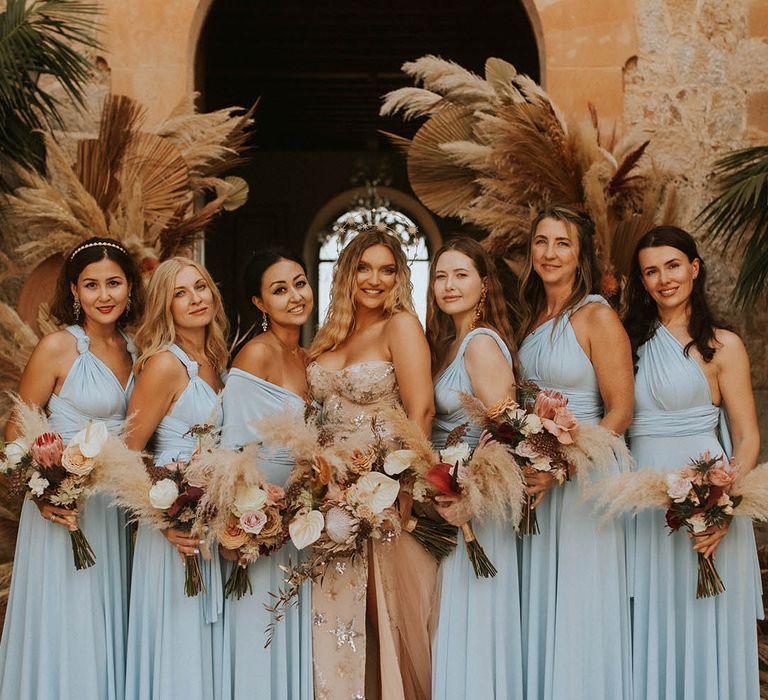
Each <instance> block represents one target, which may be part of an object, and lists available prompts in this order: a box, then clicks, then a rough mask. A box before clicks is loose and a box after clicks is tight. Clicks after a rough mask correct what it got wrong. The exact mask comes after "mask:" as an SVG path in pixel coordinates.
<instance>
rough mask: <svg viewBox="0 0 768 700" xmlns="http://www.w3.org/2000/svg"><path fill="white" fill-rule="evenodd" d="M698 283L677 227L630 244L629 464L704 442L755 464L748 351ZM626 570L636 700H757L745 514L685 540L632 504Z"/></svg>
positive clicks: (700, 268)
mask: <svg viewBox="0 0 768 700" xmlns="http://www.w3.org/2000/svg"><path fill="white" fill-rule="evenodd" d="M705 281H706V268H705V266H704V262H703V260H702V259H701V257H700V256H699V253H698V250H697V249H696V243H695V241H694V239H693V237H692V236H691V235H690V234H688V233H687V232H686V231H683V230H682V229H679V228H676V227H674V226H659V227H656V228H654V229H652V230H651V231H649V232H648V233H647V234H646V235H645V236H643V237H642V238H641V239H640V241H639V242H638V244H637V248H636V249H635V253H634V256H633V258H632V267H631V272H630V277H629V283H628V287H627V314H626V319H625V326H626V328H627V331H628V332H629V337H630V340H631V341H632V349H633V351H634V353H635V355H636V358H637V375H636V378H635V417H634V421H633V423H632V426H631V427H630V430H629V436H630V446H631V449H632V455H633V457H634V458H635V461H636V463H637V465H638V467H652V468H654V469H657V470H659V471H662V472H666V471H669V470H674V469H679V468H681V467H683V466H685V465H686V464H687V463H688V462H689V461H690V460H691V458H695V457H698V456H699V455H701V454H702V453H703V452H706V451H709V453H710V454H711V455H712V456H713V457H715V456H718V455H721V454H725V455H726V457H728V458H730V459H732V462H733V464H734V465H735V466H736V467H738V471H739V473H742V474H743V473H744V472H746V471H748V470H750V469H752V468H753V467H754V466H755V463H756V461H757V456H758V451H759V443H760V436H759V432H758V427H757V416H756V412H755V404H754V399H753V394H752V386H751V381H750V371H749V358H748V357H747V353H746V351H745V349H744V345H743V343H742V342H741V339H740V338H739V336H738V335H736V334H735V333H732V332H731V331H729V330H726V329H725V328H724V327H723V326H722V325H721V324H719V323H718V322H717V321H716V320H715V318H714V316H713V314H712V312H711V311H710V309H709V305H708V304H707V300H706V296H705V293H704V286H705ZM726 414H727V419H728V420H726ZM731 436H732V440H731ZM736 514H737V516H738V509H737V510H736ZM715 553H717V570H718V573H719V574H720V577H721V578H722V580H723V582H724V584H725V592H723V593H720V594H719V595H717V596H715V597H711V598H703V599H696V597H695V595H694V591H695V589H696V580H697V572H698V557H697V554H703V555H704V556H705V557H712V558H714V557H715ZM634 570H635V572H636V575H635V576H634V596H635V598H634V631H633V657H634V658H633V665H634V692H635V697H636V698H651V697H652V698H665V699H666V700H694V698H695V700H700V699H702V698H703V699H704V700H727V699H732V698H744V699H745V700H747V699H748V698H752V699H755V700H756V699H757V698H758V697H759V695H760V687H759V678H758V661H757V639H756V627H755V619H756V618H759V619H762V617H763V606H762V601H761V586H760V570H759V565H758V562H757V554H756V550H755V539H754V534H753V531H752V524H751V523H750V521H749V520H746V519H744V518H739V517H734V518H733V520H732V521H731V523H730V526H726V527H717V528H715V527H713V528H708V529H707V530H705V531H703V532H702V533H700V534H698V535H697V536H696V537H695V538H694V539H693V544H692V543H691V539H690V538H689V537H688V536H687V533H685V532H683V531H679V532H673V533H670V532H669V531H668V529H667V528H666V526H665V523H664V518H663V515H662V514H661V513H660V512H658V511H655V512H653V511H646V512H641V513H639V514H638V515H637V526H636V542H635V554H634Z"/></svg>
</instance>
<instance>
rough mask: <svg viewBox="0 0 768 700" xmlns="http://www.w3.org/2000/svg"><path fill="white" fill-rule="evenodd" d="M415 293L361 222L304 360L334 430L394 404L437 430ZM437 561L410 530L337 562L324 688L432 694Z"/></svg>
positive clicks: (347, 693) (328, 582)
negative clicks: (307, 358) (432, 617)
mask: <svg viewBox="0 0 768 700" xmlns="http://www.w3.org/2000/svg"><path fill="white" fill-rule="evenodd" d="M411 291H412V287H411V282H410V271H409V269H408V264H407V260H406V257H405V254H404V252H403V249H402V246H401V245H400V241H399V240H398V238H397V237H396V236H395V235H394V234H392V233H390V232H388V231H380V230H378V229H370V230H366V231H362V232H360V233H358V234H357V235H356V236H355V237H354V238H353V239H352V241H351V242H350V243H349V244H348V245H347V247H346V248H345V249H344V250H343V251H342V252H341V255H340V256H339V259H338V261H337V263H336V268H335V271H334V276H333V284H332V286H331V303H330V306H329V309H328V315H327V317H326V320H325V323H324V325H323V327H322V328H321V329H320V331H319V332H318V334H317V336H316V337H315V342H314V343H313V344H312V347H311V349H310V357H311V359H312V360H313V362H312V363H311V364H310V365H309V367H308V368H307V378H308V381H309V387H310V391H311V393H312V395H313V396H314V398H315V399H316V400H317V401H318V402H320V403H321V404H322V408H323V421H324V423H325V425H326V426H327V428H328V430H329V432H330V433H331V435H332V436H333V437H334V438H335V439H338V440H343V439H344V438H345V437H347V436H349V435H350V434H352V433H355V432H359V431H361V430H367V429H369V427H368V426H370V425H371V419H372V418H374V417H376V416H377V415H379V413H380V412H381V411H382V410H384V409H389V408H391V407H393V406H397V405H402V406H403V407H404V409H405V411H406V413H407V414H408V417H409V418H410V419H411V420H413V421H414V422H415V423H416V424H417V425H419V426H420V427H421V429H422V430H423V431H424V433H425V434H429V431H430V427H431V422H432V415H433V413H434V408H433V402H432V381H431V378H430V364H429V347H428V346H427V341H426V338H425V337H424V332H423V331H422V329H421V325H420V324H419V320H418V318H417V317H416V314H415V313H414V310H413V302H412V300H411ZM383 427H384V430H385V432H386V424H385V423H384V424H383ZM403 509H404V511H405V510H406V507H405V506H404V507H403ZM401 516H402V517H403V518H405V519H407V518H408V517H409V514H408V513H406V512H403V513H401ZM436 568H437V567H436V564H435V562H434V560H433V559H432V558H431V557H430V556H429V555H428V554H427V553H426V551H425V550H424V549H422V547H421V545H419V544H418V543H417V542H416V540H415V539H414V538H413V537H412V536H411V535H410V534H408V533H405V532H404V533H403V534H402V535H401V536H400V537H399V538H397V539H396V540H394V541H393V542H378V541H377V542H372V543H371V545H370V546H369V550H368V556H367V557H364V558H361V559H358V560H354V561H347V562H339V563H337V564H336V566H335V567H334V568H333V569H332V570H329V571H327V572H326V574H325V576H324V578H323V580H322V582H319V583H316V584H315V585H314V587H313V594H312V602H313V608H314V620H315V624H314V625H313V635H314V646H313V653H314V666H315V692H316V694H317V695H318V696H321V697H329V698H342V697H344V698H347V697H363V696H367V697H381V698H382V699H383V700H393V699H397V700H400V699H404V698H405V699H408V700H411V699H416V700H421V699H422V698H423V699H426V698H430V697H431V690H430V685H431V677H430V674H431V660H430V659H431V655H430V642H431V620H430V619H429V618H430V614H431V612H432V609H433V597H434V582H435V577H436ZM366 589H367V596H366V595H365V591H366ZM361 591H362V595H361ZM367 626H368V627H369V628H370V630H371V632H370V633H369V634H366V627H367ZM347 627H349V634H348V635H347V636H346V637H345V638H346V639H350V638H351V640H352V641H353V643H352V644H349V643H342V638H341V637H338V634H341V631H342V628H343V629H344V630H345V629H347ZM332 634H335V635H337V637H336V638H334V637H332V636H331V635H332ZM345 634H346V633H345ZM349 635H351V637H350V636H349ZM337 640H338V641H337ZM366 670H367V673H366Z"/></svg>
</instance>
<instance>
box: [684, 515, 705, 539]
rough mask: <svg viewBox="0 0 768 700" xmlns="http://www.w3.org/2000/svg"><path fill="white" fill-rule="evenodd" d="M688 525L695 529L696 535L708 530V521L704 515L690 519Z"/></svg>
mask: <svg viewBox="0 0 768 700" xmlns="http://www.w3.org/2000/svg"><path fill="white" fill-rule="evenodd" d="M688 524H689V525H690V526H691V527H692V528H693V532H694V534H698V533H699V532H704V530H706V529H707V521H706V520H705V519H704V515H703V513H699V514H698V515H694V516H693V517H691V518H688Z"/></svg>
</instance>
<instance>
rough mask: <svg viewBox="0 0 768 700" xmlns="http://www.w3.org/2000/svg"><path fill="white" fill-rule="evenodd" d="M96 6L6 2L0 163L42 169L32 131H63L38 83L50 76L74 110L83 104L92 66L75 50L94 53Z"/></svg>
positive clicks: (54, 103) (1, 30)
mask: <svg viewBox="0 0 768 700" xmlns="http://www.w3.org/2000/svg"><path fill="white" fill-rule="evenodd" d="M100 12H101V10H100V8H99V6H98V5H97V4H95V3H90V2H81V1H80V0H37V1H35V2H31V3H29V2H27V0H8V2H7V4H6V8H5V11H4V12H2V13H0V142H2V148H0V153H1V154H2V156H0V157H2V161H3V164H4V165H6V166H7V165H8V159H10V160H12V161H15V162H18V163H23V164H25V165H28V166H32V167H38V168H39V167H40V166H41V165H42V153H43V151H42V144H41V142H40V138H39V136H38V135H36V134H35V131H36V130H38V129H42V128H44V127H49V128H55V127H60V126H62V118H61V114H60V112H59V109H60V107H61V102H60V101H59V100H58V99H57V98H55V97H53V96H52V95H51V94H50V93H48V92H46V91H45V90H44V89H43V88H42V87H41V86H40V83H39V77H40V76H41V75H50V76H52V77H53V78H55V79H56V80H57V81H58V82H59V83H60V84H61V86H62V87H63V89H64V93H65V94H66V95H67V97H68V98H69V99H71V100H72V101H73V102H74V103H75V104H77V105H79V106H81V107H82V106H83V105H84V104H85V93H84V85H85V83H86V82H87V81H88V79H89V78H90V75H91V64H90V62H89V61H88V59H87V58H85V57H84V56H83V55H82V54H81V53H79V51H78V50H77V47H91V48H98V47H99V43H98V41H97V39H96V38H95V35H96V29H97V26H98V25H97V21H96V18H97V17H98V15H99V13H100Z"/></svg>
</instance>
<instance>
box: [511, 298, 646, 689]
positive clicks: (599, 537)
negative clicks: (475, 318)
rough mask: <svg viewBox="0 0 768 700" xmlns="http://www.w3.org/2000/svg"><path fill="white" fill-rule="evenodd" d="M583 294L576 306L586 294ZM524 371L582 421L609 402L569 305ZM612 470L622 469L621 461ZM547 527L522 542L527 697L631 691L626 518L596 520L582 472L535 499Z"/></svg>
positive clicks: (529, 348) (533, 336)
mask: <svg viewBox="0 0 768 700" xmlns="http://www.w3.org/2000/svg"><path fill="white" fill-rule="evenodd" d="M594 302H597V303H602V304H607V302H606V301H605V299H603V298H602V297H601V296H598V295H589V296H586V297H585V298H584V299H583V300H582V301H581V302H580V303H579V304H578V305H577V306H576V307H575V308H574V309H573V310H572V311H571V314H572V313H574V312H575V311H576V310H577V309H579V308H581V307H582V306H584V305H585V304H589V303H594ZM520 362H521V364H522V367H523V375H524V376H525V378H526V379H530V380H533V381H534V382H536V383H537V384H538V385H539V386H540V387H541V388H542V389H555V390H557V391H560V392H561V393H562V394H563V395H564V396H566V397H567V398H568V400H569V403H568V407H569V408H570V409H571V410H572V411H573V412H574V414H575V415H576V418H577V419H578V420H579V421H580V422H582V423H585V424H586V423H598V422H599V421H600V419H601V418H602V415H603V403H602V398H601V396H600V390H599V387H598V384H597V377H596V375H595V370H594V368H593V367H592V364H591V362H590V361H589V358H588V357H587V356H586V354H585V353H584V351H583V350H582V348H581V346H580V345H579V342H578V340H577V339H576V334H575V332H574V330H573V326H572V325H571V322H570V314H569V315H568V316H567V317H565V318H559V319H551V320H549V321H547V322H546V323H544V324H542V325H541V326H539V327H538V328H537V329H536V330H534V331H533V332H532V333H530V334H529V335H528V336H527V337H526V338H525V340H524V341H523V343H522V345H521V347H520ZM613 469H614V471H618V470H619V466H618V464H616V465H614V467H613ZM536 512H537V517H538V521H539V527H540V528H541V533H540V534H538V535H531V536H527V537H525V538H523V541H522V545H521V547H520V551H521V559H520V574H521V586H520V593H521V606H520V612H521V616H522V640H523V676H524V684H525V697H526V698H529V699H530V700H563V699H564V698H568V699H569V700H581V699H583V700H593V699H594V698H611V700H621V699H622V698H630V697H631V692H632V691H631V667H630V616H629V595H628V591H627V573H626V571H627V570H626V547H625V533H624V521H623V519H620V518H617V519H616V520H614V521H611V522H609V523H607V524H600V523H599V518H598V516H596V515H595V514H594V512H593V504H592V503H591V502H590V501H589V500H587V499H585V498H584V497H583V496H582V493H581V491H580V488H579V477H578V476H576V477H575V478H574V479H573V480H572V481H570V482H566V483H565V484H564V485H563V486H557V487H555V488H553V489H552V490H551V491H550V492H549V493H548V494H547V495H546V496H545V498H544V500H543V502H542V503H541V504H540V505H539V506H538V508H537V510H536Z"/></svg>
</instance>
